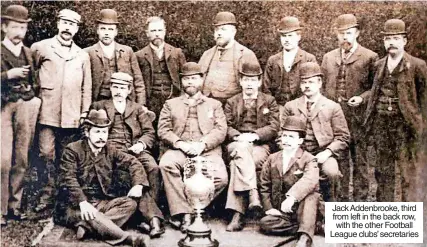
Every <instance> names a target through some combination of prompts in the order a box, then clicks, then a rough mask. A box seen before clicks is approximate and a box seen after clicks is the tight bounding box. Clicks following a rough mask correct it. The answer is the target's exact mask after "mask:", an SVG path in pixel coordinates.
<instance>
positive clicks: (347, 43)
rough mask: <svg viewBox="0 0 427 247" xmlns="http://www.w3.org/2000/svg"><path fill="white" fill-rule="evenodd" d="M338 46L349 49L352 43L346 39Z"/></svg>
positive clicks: (345, 49)
mask: <svg viewBox="0 0 427 247" xmlns="http://www.w3.org/2000/svg"><path fill="white" fill-rule="evenodd" d="M340 46H341V48H342V49H343V50H344V51H350V49H351V48H352V47H353V45H352V44H351V43H350V42H348V41H343V42H341V43H340Z"/></svg>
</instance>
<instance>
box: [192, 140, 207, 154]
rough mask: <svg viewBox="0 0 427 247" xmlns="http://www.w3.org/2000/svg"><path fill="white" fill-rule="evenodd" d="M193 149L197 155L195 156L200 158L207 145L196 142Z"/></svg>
mask: <svg viewBox="0 0 427 247" xmlns="http://www.w3.org/2000/svg"><path fill="white" fill-rule="evenodd" d="M192 147H193V150H194V153H195V156H199V155H201V154H202V153H203V151H205V148H206V143H204V142H194V143H192Z"/></svg>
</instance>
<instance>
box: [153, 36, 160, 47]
mask: <svg viewBox="0 0 427 247" xmlns="http://www.w3.org/2000/svg"><path fill="white" fill-rule="evenodd" d="M151 43H152V44H153V45H154V46H157V47H159V46H160V45H161V44H163V39H161V38H154V39H153V40H152V41H151Z"/></svg>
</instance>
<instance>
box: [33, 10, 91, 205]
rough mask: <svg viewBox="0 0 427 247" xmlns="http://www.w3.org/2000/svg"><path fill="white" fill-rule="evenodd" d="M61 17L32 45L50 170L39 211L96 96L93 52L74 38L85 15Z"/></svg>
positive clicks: (43, 148)
mask: <svg viewBox="0 0 427 247" xmlns="http://www.w3.org/2000/svg"><path fill="white" fill-rule="evenodd" d="M58 17H59V20H58V23H57V27H58V35H56V36H55V37H53V38H50V39H46V40H42V41H39V42H37V43H34V44H33V45H32V46H31V50H32V51H33V56H34V57H35V66H36V69H37V70H38V81H39V83H40V93H39V95H40V98H41V100H42V105H41V109H40V116H39V124H40V136H39V141H40V142H39V146H40V157H41V158H42V160H43V163H44V164H45V167H46V169H47V172H48V182H47V185H46V187H45V188H44V189H43V191H42V196H41V198H40V203H39V205H38V206H37V207H36V209H35V210H36V211H42V210H44V209H46V208H47V207H48V206H50V205H51V203H52V194H53V192H54V186H55V179H54V177H55V176H56V172H55V166H56V165H55V162H56V160H57V158H59V157H58V156H59V155H60V154H61V150H62V148H63V147H64V146H65V145H67V144H68V143H70V142H72V141H73V140H75V139H77V138H79V134H80V132H79V129H78V127H79V122H80V121H81V120H82V119H83V118H84V117H86V115H87V111H88V110H89V106H90V103H91V96H92V76H91V71H90V61H89V56H88V54H87V53H86V52H85V51H83V50H82V49H81V48H80V47H78V46H77V45H76V44H75V43H74V42H73V37H74V35H75V34H76V33H77V31H78V30H79V27H78V24H79V22H80V18H81V17H80V15H79V14H77V13H76V12H74V11H72V10H69V9H63V10H61V11H60V12H59V15H58Z"/></svg>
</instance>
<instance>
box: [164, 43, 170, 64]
mask: <svg viewBox="0 0 427 247" xmlns="http://www.w3.org/2000/svg"><path fill="white" fill-rule="evenodd" d="M164 49H165V61H168V58H169V57H170V55H171V53H172V47H171V46H170V45H169V44H167V43H165V47H164Z"/></svg>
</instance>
